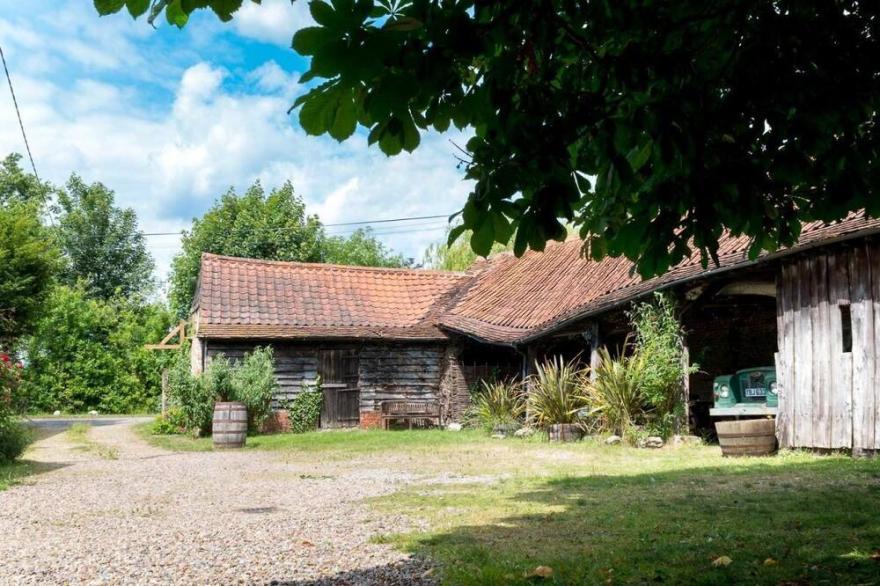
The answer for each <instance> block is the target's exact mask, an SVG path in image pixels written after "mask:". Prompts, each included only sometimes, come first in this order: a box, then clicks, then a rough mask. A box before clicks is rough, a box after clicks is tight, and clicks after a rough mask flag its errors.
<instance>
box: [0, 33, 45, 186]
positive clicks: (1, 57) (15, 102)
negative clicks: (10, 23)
mask: <svg viewBox="0 0 880 586" xmlns="http://www.w3.org/2000/svg"><path fill="white" fill-rule="evenodd" d="M0 60H2V61H3V71H5V72H6V82H7V83H8V84H9V93H10V94H12V104H13V105H14V106H15V115H16V116H18V126H19V128H21V137H22V138H23V139H24V148H25V149H26V150H27V155H28V158H29V159H30V160H31V169H33V170H34V177H36V178H37V181H39V180H40V176H39V175H38V174H37V166H36V165H35V164H34V156H33V155H32V154H31V145H30V144H28V139H27V133H26V132H25V131H24V122H22V121H21V111H20V110H19V109H18V100H16V99H15V90H14V89H13V88H12V77H10V75H9V67H7V65H6V56H5V55H4V54H3V47H2V46H0Z"/></svg>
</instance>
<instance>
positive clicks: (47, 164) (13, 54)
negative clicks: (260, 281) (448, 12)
mask: <svg viewBox="0 0 880 586" xmlns="http://www.w3.org/2000/svg"><path fill="white" fill-rule="evenodd" d="M309 22H310V19H309V15H308V8H307V4H306V2H304V1H303V0H297V2H295V3H294V4H293V5H291V4H290V2H289V1H288V0H263V4H262V6H257V5H251V4H250V3H249V2H246V3H245V6H244V7H243V8H242V10H240V11H239V13H238V14H237V15H236V18H235V19H233V21H232V22H231V23H226V24H224V23H221V22H219V21H218V20H217V19H216V18H215V17H214V16H213V15H212V14H211V13H209V12H205V11H202V12H199V13H196V14H195V15H194V17H193V18H192V19H191V21H190V24H189V25H188V26H187V27H186V28H185V29H183V30H182V31H181V30H178V29H176V28H174V27H171V26H168V25H166V24H165V23H161V24H160V25H159V26H158V28H157V29H155V30H154V29H153V28H151V27H150V26H149V25H147V24H146V22H145V21H144V20H143V19H142V20H140V21H132V20H131V18H130V17H128V15H127V14H125V13H121V14H117V15H113V16H109V17H103V18H102V17H99V16H98V15H97V13H96V12H95V11H94V8H93V7H92V2H91V0H70V1H63V2H62V1H59V0H54V1H53V0H28V1H27V2H22V1H21V0H0V44H2V46H3V50H4V52H5V54H6V58H7V61H8V63H9V67H10V71H11V74H12V76H13V82H14V83H15V86H16V93H17V95H18V99H19V105H20V106H21V109H22V116H23V118H24V122H25V126H26V129H27V131H28V135H29V139H30V142H31V149H32V151H33V154H34V159H35V161H36V165H37V170H38V171H39V172H40V174H41V176H43V177H44V178H47V179H49V180H51V181H53V182H56V183H63V182H64V181H65V180H66V178H67V177H68V176H69V175H70V173H71V172H74V171H76V172H77V173H79V174H80V175H82V176H83V177H84V178H85V179H86V180H88V181H101V182H103V183H105V184H106V185H108V186H109V187H111V188H112V189H114V190H115V191H116V194H117V202H118V203H119V204H121V205H124V206H130V207H133V208H134V209H135V210H136V211H137V212H138V216H139V218H140V222H141V227H142V228H143V229H144V231H146V232H165V231H175V230H179V229H181V228H186V227H188V226H189V223H190V221H191V219H192V217H194V216H198V215H201V214H202V213H203V212H204V211H205V210H206V209H207V208H208V207H210V205H211V204H212V202H213V201H214V199H215V198H216V197H218V196H219V195H220V194H221V193H223V192H225V191H226V190H227V189H228V188H229V187H235V188H237V189H239V190H241V189H244V188H245V187H247V186H248V185H250V184H251V183H252V182H253V181H254V180H255V179H260V180H261V181H262V183H263V185H264V186H266V187H272V186H275V185H280V184H281V183H283V182H284V181H286V180H290V181H292V182H293V184H294V187H295V189H296V191H297V192H298V193H299V194H300V195H301V196H302V197H303V198H304V199H305V200H306V203H307V204H308V208H309V211H310V212H312V213H317V214H319V215H320V216H321V219H322V220H324V222H325V223H339V222H350V221H361V220H372V219H380V218H388V217H403V216H424V215H433V214H446V213H450V212H453V211H456V210H458V209H459V208H460V207H461V205H462V204H463V203H464V200H465V198H466V195H467V192H468V190H469V186H468V184H467V183H466V182H464V181H462V179H461V172H460V171H459V170H458V169H457V168H456V161H455V158H454V151H455V147H454V146H453V145H452V144H451V143H450V140H454V141H455V142H457V143H459V144H462V143H463V142H464V140H465V139H464V138H463V137H461V136H459V135H448V134H447V135H438V134H431V135H428V136H424V137H423V140H422V146H421V147H420V148H419V149H418V150H417V151H416V153H414V154H412V155H406V154H404V155H401V156H398V157H393V158H387V157H385V156H384V155H382V154H381V153H380V152H379V151H378V149H374V148H369V147H368V146H367V144H366V139H365V136H364V134H363V133H360V134H358V135H355V136H354V137H352V138H351V139H349V140H348V141H346V142H344V143H342V144H339V143H336V142H335V141H333V140H332V139H329V138H326V137H321V138H315V137H307V136H305V134H304V133H303V132H302V130H300V129H299V127H298V124H297V121H296V118H295V114H294V115H293V116H288V115H287V114H286V111H287V108H288V107H289V105H290V104H291V103H292V102H293V100H294V99H295V98H296V96H297V95H299V94H301V93H302V92H303V91H304V89H303V88H302V87H301V86H299V84H298V83H297V80H298V78H299V75H300V74H301V73H302V72H303V71H305V70H306V68H307V66H308V63H307V62H306V61H305V60H304V59H303V58H301V57H299V56H298V55H296V53H294V52H293V51H292V50H291V49H289V44H290V37H291V35H292V33H293V32H294V31H295V30H297V29H298V28H300V27H301V26H307V25H308V24H309ZM23 150H24V149H23V144H22V141H21V136H20V134H19V132H18V125H17V122H16V121H15V118H14V111H13V109H12V101H11V99H10V97H9V92H8V90H7V88H6V87H5V84H4V87H2V88H0V154H3V155H5V154H6V153H8V152H13V151H15V152H23ZM346 230H350V229H344V228H336V229H331V232H332V233H345V231H346ZM376 231H377V233H378V234H380V237H381V238H382V240H383V241H384V242H385V243H386V244H388V245H390V246H392V247H393V248H394V249H395V250H398V251H401V252H403V253H404V254H406V255H408V256H413V257H416V258H421V255H422V252H423V250H424V248H425V246H427V245H428V244H429V243H431V242H433V241H436V240H438V239H440V238H442V235H443V222H442V221H434V222H431V221H423V222H415V223H414V224H413V225H412V226H410V227H407V228H404V227H403V226H395V227H394V228H393V229H392V228H390V227H382V226H381V225H380V226H377V228H376ZM148 240H149V245H150V250H151V252H152V254H153V256H154V257H155V259H156V261H157V266H158V271H159V275H160V277H164V275H165V274H166V272H167V268H168V263H169V262H170V259H171V258H172V256H173V255H174V254H175V252H176V251H177V250H178V246H179V242H178V240H179V239H178V238H177V237H174V236H169V237H153V238H149V239H148Z"/></svg>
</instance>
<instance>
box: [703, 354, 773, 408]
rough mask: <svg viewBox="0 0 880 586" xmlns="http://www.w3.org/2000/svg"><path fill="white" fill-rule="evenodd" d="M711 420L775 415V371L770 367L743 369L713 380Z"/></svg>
mask: <svg viewBox="0 0 880 586" xmlns="http://www.w3.org/2000/svg"><path fill="white" fill-rule="evenodd" d="M712 394H713V395H714V398H715V406H714V407H713V408H712V409H710V410H709V415H711V416H712V417H731V416H749V415H752V416H766V415H776V409H777V407H778V405H779V396H778V395H777V390H776V369H775V368H774V367H772V366H761V367H757V368H744V369H742V370H739V371H737V372H736V373H735V374H726V375H723V376H719V377H716V378H715V382H714V383H713V384H712Z"/></svg>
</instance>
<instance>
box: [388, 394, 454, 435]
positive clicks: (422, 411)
mask: <svg viewBox="0 0 880 586" xmlns="http://www.w3.org/2000/svg"><path fill="white" fill-rule="evenodd" d="M395 419H405V420H406V421H407V423H409V428H410V429H412V426H413V421H421V420H431V421H434V420H436V422H437V425H440V405H439V403H435V402H431V401H383V402H382V425H383V427H384V428H385V429H388V427H389V425H391V422H392V421H393V420H395Z"/></svg>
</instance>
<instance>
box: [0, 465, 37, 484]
mask: <svg viewBox="0 0 880 586" xmlns="http://www.w3.org/2000/svg"><path fill="white" fill-rule="evenodd" d="M30 473H31V464H30V463H29V462H12V463H10V464H0V491H3V490H6V489H7V488H9V487H10V486H12V485H13V484H16V483H17V482H18V481H19V479H21V478H23V477H25V476H27V475H28V474H30Z"/></svg>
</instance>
